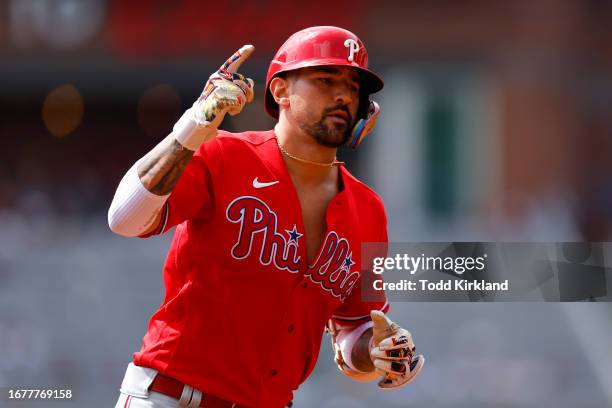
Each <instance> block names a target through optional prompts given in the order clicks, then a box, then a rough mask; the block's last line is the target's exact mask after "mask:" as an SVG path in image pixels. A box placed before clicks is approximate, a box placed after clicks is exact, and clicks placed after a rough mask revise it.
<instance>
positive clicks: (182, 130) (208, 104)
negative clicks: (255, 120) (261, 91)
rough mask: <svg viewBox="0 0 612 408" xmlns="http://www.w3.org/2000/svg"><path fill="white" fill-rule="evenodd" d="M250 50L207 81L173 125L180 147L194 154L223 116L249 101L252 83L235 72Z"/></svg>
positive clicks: (242, 51)
mask: <svg viewBox="0 0 612 408" xmlns="http://www.w3.org/2000/svg"><path fill="white" fill-rule="evenodd" d="M254 50H255V47H253V46H252V45H244V46H242V47H241V48H240V49H239V50H238V51H236V52H235V53H234V54H233V55H232V56H231V57H230V58H229V59H228V60H227V61H225V62H224V63H223V65H221V67H220V68H219V69H218V70H217V71H215V72H214V73H213V74H212V75H211V76H210V77H209V78H208V81H207V82H206V85H204V90H203V91H202V94H201V95H200V97H199V98H198V100H197V101H195V102H194V104H193V106H192V107H191V108H189V109H188V110H187V111H186V112H185V114H184V115H183V116H182V117H181V119H179V121H178V122H177V123H176V125H174V129H173V133H174V136H175V138H176V140H177V141H178V142H179V143H180V144H182V145H183V146H184V147H186V148H187V149H189V150H196V149H197V148H198V147H199V146H200V144H201V143H203V142H206V141H208V140H211V139H213V138H214V137H215V136H216V134H217V129H218V127H219V125H220V124H221V122H222V121H223V118H224V117H225V114H227V113H229V114H230V115H231V116H234V115H237V114H238V113H240V112H241V111H242V108H243V107H244V105H245V104H246V103H247V102H251V101H252V100H253V97H254V91H253V86H254V82H253V80H252V79H251V78H247V77H245V76H244V75H242V74H240V73H238V72H237V71H238V68H239V67H240V65H241V64H242V63H243V62H244V61H245V60H246V59H247V58H248V57H249V56H250V55H251V54H252V53H253V51H254Z"/></svg>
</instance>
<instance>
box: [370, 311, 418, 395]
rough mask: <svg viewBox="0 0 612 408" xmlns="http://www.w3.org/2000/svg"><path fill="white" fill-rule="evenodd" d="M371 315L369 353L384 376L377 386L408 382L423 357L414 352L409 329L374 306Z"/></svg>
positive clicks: (398, 384) (412, 378) (389, 387)
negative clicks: (371, 331)
mask: <svg viewBox="0 0 612 408" xmlns="http://www.w3.org/2000/svg"><path fill="white" fill-rule="evenodd" d="M370 316H371V318H372V323H373V333H372V343H371V346H370V357H371V358H372V362H373V363H374V367H376V372H377V373H379V374H381V375H382V376H383V378H382V379H381V380H380V381H379V382H378V387H379V388H381V389H384V390H390V389H397V388H400V387H404V386H406V385H408V384H409V383H410V382H411V381H412V380H414V378H415V377H416V376H417V375H418V374H419V372H420V371H421V369H422V368H423V365H424V364H425V357H423V356H422V355H418V356H414V352H415V351H416V347H415V346H414V342H413V341H412V335H411V334H410V332H409V331H408V330H406V329H403V328H402V327H400V326H399V325H397V324H396V323H393V322H392V321H391V319H389V318H388V317H387V316H386V315H385V314H384V313H383V312H380V311H378V310H373V311H372V312H371V313H370Z"/></svg>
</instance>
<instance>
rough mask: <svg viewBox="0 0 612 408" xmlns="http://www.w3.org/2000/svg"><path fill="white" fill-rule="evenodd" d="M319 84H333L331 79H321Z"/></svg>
mask: <svg viewBox="0 0 612 408" xmlns="http://www.w3.org/2000/svg"><path fill="white" fill-rule="evenodd" d="M318 79H319V82H321V83H322V84H330V83H331V78H329V77H319V78H318Z"/></svg>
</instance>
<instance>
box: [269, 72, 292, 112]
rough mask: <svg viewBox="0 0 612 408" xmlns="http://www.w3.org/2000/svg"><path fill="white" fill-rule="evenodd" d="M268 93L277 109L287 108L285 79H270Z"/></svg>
mask: <svg viewBox="0 0 612 408" xmlns="http://www.w3.org/2000/svg"><path fill="white" fill-rule="evenodd" d="M270 93H271V94H272V97H273V98H274V101H275V102H276V103H277V104H278V107H279V109H280V108H281V107H285V108H286V107H288V106H289V82H288V81H287V80H286V79H285V78H279V77H276V78H274V79H272V81H270Z"/></svg>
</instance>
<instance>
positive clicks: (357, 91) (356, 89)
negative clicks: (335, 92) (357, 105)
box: [351, 85, 359, 94]
mask: <svg viewBox="0 0 612 408" xmlns="http://www.w3.org/2000/svg"><path fill="white" fill-rule="evenodd" d="M351 92H353V93H355V94H356V93H359V87H357V86H356V85H351Z"/></svg>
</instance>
